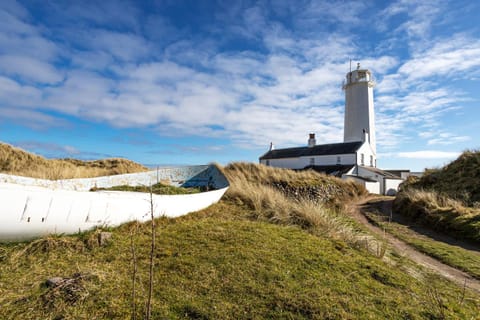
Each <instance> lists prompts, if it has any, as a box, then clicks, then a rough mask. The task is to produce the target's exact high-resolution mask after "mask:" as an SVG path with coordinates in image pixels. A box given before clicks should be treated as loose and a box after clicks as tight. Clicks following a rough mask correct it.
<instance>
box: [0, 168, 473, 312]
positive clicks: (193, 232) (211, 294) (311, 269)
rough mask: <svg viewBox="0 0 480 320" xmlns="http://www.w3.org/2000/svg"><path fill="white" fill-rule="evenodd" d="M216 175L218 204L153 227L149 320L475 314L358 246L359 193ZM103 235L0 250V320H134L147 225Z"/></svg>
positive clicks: (296, 178)
mask: <svg viewBox="0 0 480 320" xmlns="http://www.w3.org/2000/svg"><path fill="white" fill-rule="evenodd" d="M223 170H224V172H225V174H226V176H227V177H228V178H229V181H230V182H231V187H230V189H229V191H228V192H227V194H226V195H225V197H224V198H223V199H222V200H221V201H220V202H219V203H217V204H215V205H213V206H210V207H209V208H207V209H205V210H203V211H200V212H195V213H192V214H189V215H187V216H184V217H181V218H177V219H167V218H162V219H157V220H156V226H155V231H156V250H155V253H154V268H153V270H154V272H153V280H154V287H153V288H154V289H153V290H154V291H153V303H152V317H153V318H154V319H447V318H465V319H473V318H475V317H477V316H478V309H479V308H480V300H479V296H478V295H476V294H474V293H471V292H470V291H469V290H466V291H465V290H463V289H462V288H459V287H457V286H456V285H454V284H452V283H449V282H447V281H445V280H443V279H440V278H437V277H435V276H432V275H429V274H427V273H425V272H424V271H422V269H419V268H418V267H415V266H413V265H412V264H411V263H410V262H409V261H408V260H406V259H405V258H403V257H401V256H399V255H395V254H390V253H387V255H388V259H382V257H381V255H380V256H376V255H372V254H371V253H370V252H368V251H367V250H365V249H362V246H361V245H359V243H360V241H359V240H360V239H365V237H367V236H368V235H367V234H366V233H365V231H364V230H362V229H361V228H360V227H359V226H358V225H356V224H355V223H354V222H353V221H352V220H351V219H350V218H349V217H348V215H346V214H345V213H344V211H343V209H342V208H343V206H344V204H345V203H347V202H349V201H352V200H354V199H356V198H357V197H361V196H362V195H364V193H365V190H363V189H362V188H361V187H359V186H357V185H355V184H353V183H349V182H344V181H341V180H338V179H336V178H331V177H326V176H324V175H321V174H318V173H315V172H293V171H290V170H283V169H273V168H269V167H265V166H261V165H253V164H245V163H235V164H231V165H228V166H226V167H225V168H223ZM108 231H110V232H111V234H112V238H111V240H110V241H109V242H108V243H107V244H106V245H100V244H99V241H98V239H99V238H98V236H99V234H100V233H101V232H102V230H94V231H91V232H87V233H83V234H79V235H73V236H49V237H45V238H42V239H37V240H34V241H30V242H25V243H13V244H0V279H1V281H0V306H1V308H0V318H2V319H126V318H130V319H131V318H134V317H132V314H135V316H136V318H137V319H141V318H143V312H144V310H145V301H146V297H147V292H148V285H149V281H148V279H149V273H148V270H149V250H150V241H151V233H150V225H149V223H146V224H138V223H135V222H132V223H128V224H124V225H122V226H121V227H119V228H114V229H111V230H108ZM382 254H383V253H382ZM384 261H387V262H388V263H386V262H384ZM55 277H56V278H55ZM52 278H53V279H52ZM47 279H52V280H51V281H47Z"/></svg>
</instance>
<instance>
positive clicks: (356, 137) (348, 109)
mask: <svg viewBox="0 0 480 320" xmlns="http://www.w3.org/2000/svg"><path fill="white" fill-rule="evenodd" d="M374 86H375V82H374V81H373V78H372V74H371V72H370V71H369V70H367V69H360V66H358V68H357V70H354V71H351V72H349V73H347V77H346V81H345V83H344V86H343V89H344V90H345V119H344V138H343V140H344V142H351V141H364V139H365V135H364V131H365V130H366V131H367V132H368V134H369V135H368V137H369V139H368V142H369V143H370V145H371V146H372V150H373V152H374V153H375V154H376V153H377V151H376V139H375V113H374V107H373V87H374Z"/></svg>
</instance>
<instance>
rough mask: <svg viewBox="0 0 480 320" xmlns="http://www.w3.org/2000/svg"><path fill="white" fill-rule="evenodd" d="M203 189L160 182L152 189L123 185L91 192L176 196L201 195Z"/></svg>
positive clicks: (94, 189)
mask: <svg viewBox="0 0 480 320" xmlns="http://www.w3.org/2000/svg"><path fill="white" fill-rule="evenodd" d="M202 189H203V188H200V187H195V188H183V187H175V186H169V185H166V184H163V183H161V182H159V183H156V184H153V185H152V186H151V187H150V186H129V185H121V186H113V187H110V188H92V189H91V190H90V191H100V190H111V191H132V192H152V193H153V194H166V195H174V194H193V193H199V192H202Z"/></svg>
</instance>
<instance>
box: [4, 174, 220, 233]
mask: <svg viewBox="0 0 480 320" xmlns="http://www.w3.org/2000/svg"><path fill="white" fill-rule="evenodd" d="M187 168H188V170H190V171H188V170H186V171H185V172H189V174H191V173H192V172H194V175H193V176H190V177H185V176H181V174H180V175H179V174H178V172H179V171H178V170H179V169H178V168H168V169H162V170H164V171H168V172H169V173H170V174H171V170H177V171H176V177H179V179H178V181H177V183H172V184H176V185H190V186H193V185H195V186H200V185H202V183H207V182H208V184H209V186H212V187H215V186H216V188H215V189H216V190H213V191H207V192H201V193H196V194H186V195H155V194H154V195H152V201H153V202H152V203H153V209H154V210H153V211H154V216H155V217H160V216H167V217H178V216H181V215H185V214H187V213H189V212H193V211H198V210H201V209H204V208H206V207H208V206H210V205H211V204H214V203H216V202H218V201H219V200H220V198H221V197H222V196H223V194H224V193H225V192H226V191H227V189H228V181H226V179H225V177H224V176H223V175H222V174H221V173H220V172H219V171H218V170H215V169H216V168H213V169H212V166H210V167H206V166H204V167H195V168H197V169H198V170H200V169H202V168H203V169H206V170H210V175H208V174H205V171H200V172H198V170H197V171H195V170H194V171H191V168H193V167H187ZM152 172H153V173H154V174H153V173H152ZM152 172H149V173H141V174H133V175H121V176H112V177H108V179H107V177H101V178H93V179H71V180H63V181H62V182H61V183H60V184H63V185H73V186H76V187H75V188H78V186H79V185H82V188H83V189H86V190H81V191H75V190H65V189H72V188H69V187H66V188H59V187H58V186H54V187H52V186H51V185H50V186H39V185H45V184H48V183H50V182H48V180H39V179H32V180H35V181H37V182H35V183H34V182H32V181H31V180H28V179H27V180H28V181H27V182H26V183H25V179H26V178H22V177H19V180H22V181H24V183H23V184H19V183H12V181H13V180H15V178H12V177H14V176H8V177H5V176H6V175H2V177H0V241H19V240H27V239H32V238H35V237H39V236H43V235H47V234H73V233H77V232H82V231H86V230H90V229H92V228H94V227H99V226H104V227H115V226H118V225H120V224H122V223H125V222H129V221H134V220H137V221H142V222H143V221H147V220H149V219H150V214H151V213H150V209H151V201H150V194H149V193H141V192H125V191H96V192H90V191H87V190H89V189H90V188H91V187H93V186H97V187H99V186H98V184H99V181H104V180H113V181H110V182H109V183H110V184H111V186H113V185H118V184H119V183H118V181H117V180H119V179H125V177H126V176H127V178H128V179H130V185H134V184H135V183H134V181H135V175H136V176H137V177H138V180H141V177H143V178H144V177H145V176H152V175H153V176H156V180H162V178H163V176H161V175H160V174H159V171H158V170H157V171H152ZM180 172H181V170H180ZM207 173H208V172H207ZM212 173H213V174H212ZM115 177H116V178H115ZM198 177H200V178H201V179H198ZM2 178H3V181H5V180H7V178H8V180H10V182H3V183H2V182H1V181H2ZM79 180H82V181H81V183H79ZM164 180H165V179H164ZM132 181H133V182H132ZM17 182H18V181H17ZM143 182H145V181H143ZM150 183H152V184H153V183H156V182H155V181H150ZM57 184H59V183H58V181H57ZM142 184H144V183H142ZM101 187H109V186H107V185H102V186H101ZM219 187H220V188H219ZM87 188H88V189H87ZM73 189H74V188H73Z"/></svg>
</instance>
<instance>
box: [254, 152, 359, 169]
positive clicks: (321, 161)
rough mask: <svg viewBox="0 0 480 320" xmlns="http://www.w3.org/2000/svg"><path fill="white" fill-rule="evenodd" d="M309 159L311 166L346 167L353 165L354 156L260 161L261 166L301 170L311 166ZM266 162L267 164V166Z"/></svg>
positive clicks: (343, 155)
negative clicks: (338, 158) (339, 165)
mask: <svg viewBox="0 0 480 320" xmlns="http://www.w3.org/2000/svg"><path fill="white" fill-rule="evenodd" d="M337 157H340V162H337ZM311 158H313V159H314V163H313V165H315V166H330V165H337V164H342V165H344V164H345V165H348V164H355V161H356V158H355V154H341V155H325V156H312V157H300V158H282V159H269V160H260V163H261V164H264V165H268V166H271V167H277V168H288V169H303V168H305V167H307V166H310V165H312V163H311ZM267 161H268V164H267Z"/></svg>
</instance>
